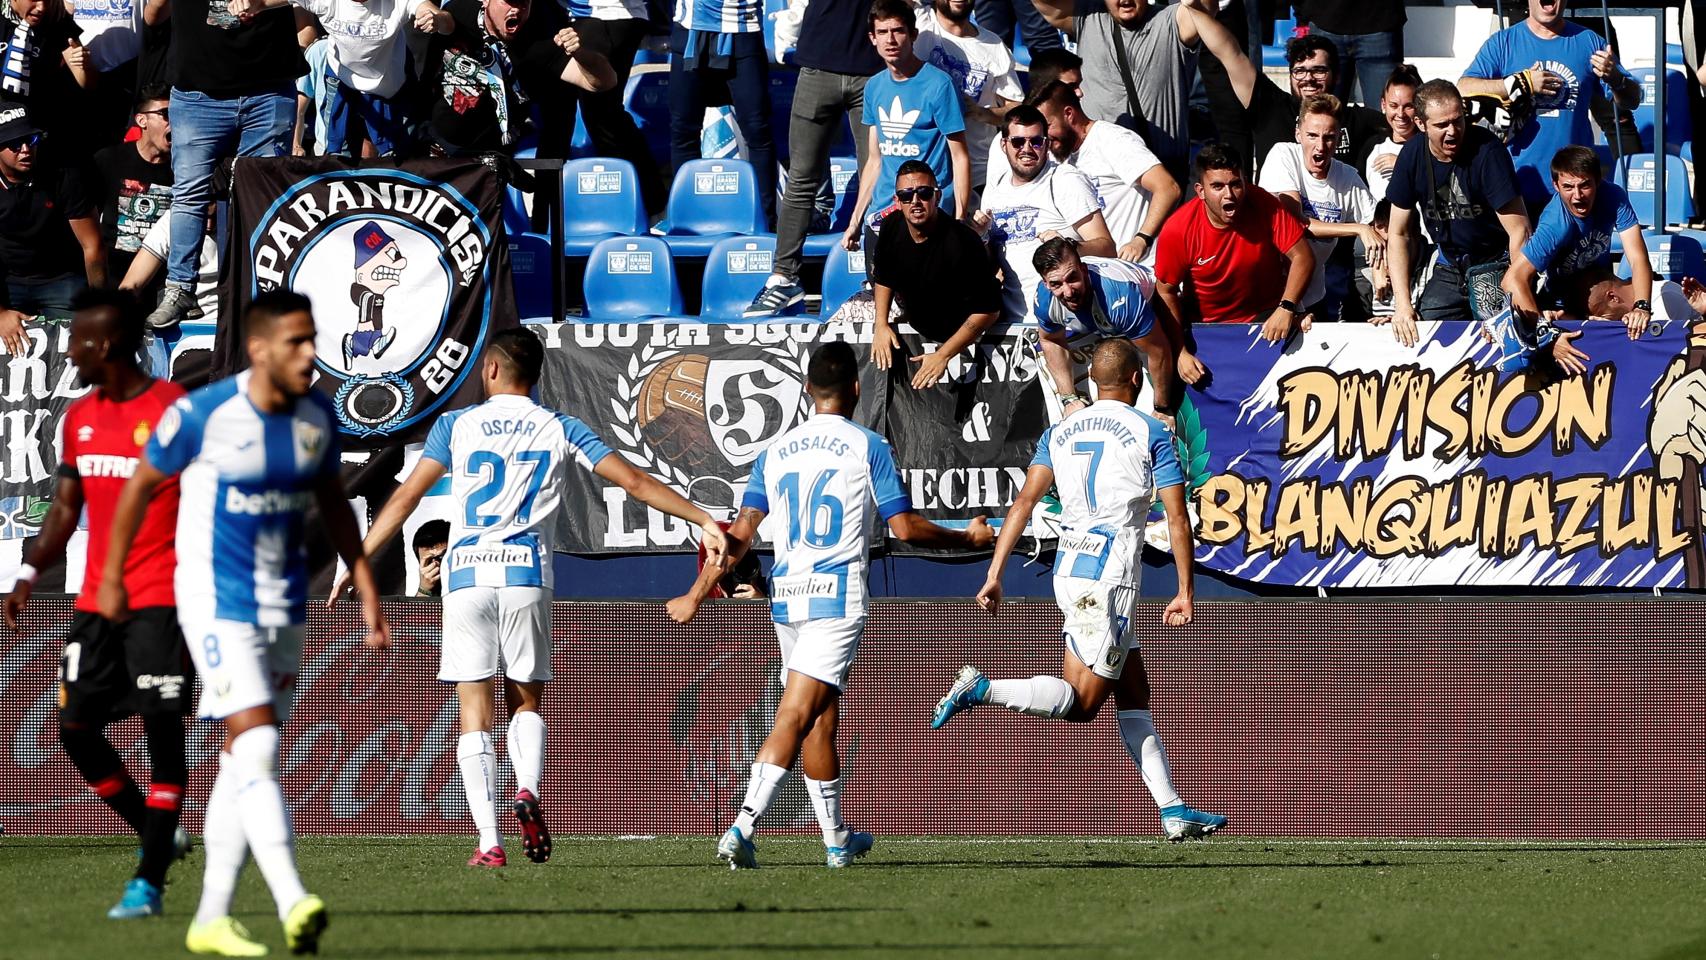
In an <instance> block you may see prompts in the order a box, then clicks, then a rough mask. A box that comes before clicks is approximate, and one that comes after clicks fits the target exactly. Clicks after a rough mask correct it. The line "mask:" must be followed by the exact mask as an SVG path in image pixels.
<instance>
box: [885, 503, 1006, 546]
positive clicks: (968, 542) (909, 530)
mask: <svg viewBox="0 0 1706 960" xmlns="http://www.w3.org/2000/svg"><path fill="white" fill-rule="evenodd" d="M889 531H890V532H891V533H893V534H894V535H895V536H897V537H899V538H900V539H902V540H905V541H906V542H907V543H910V544H912V545H913V546H915V547H931V548H934V549H937V550H982V549H983V548H984V547H987V546H989V545H990V544H991V543H993V542H994V540H995V531H994V530H993V529H992V528H991V527H990V526H989V518H988V517H985V516H983V515H981V514H980V515H978V516H976V517H973V518H972V521H971V523H969V524H967V525H966V528H965V529H964V530H950V529H948V528H947V527H944V526H940V525H938V524H934V523H931V522H930V521H928V520H926V519H924V518H923V517H921V516H919V515H918V514H916V513H914V512H912V511H911V510H907V511H905V512H903V513H897V514H895V515H894V516H892V517H890V518H889Z"/></svg>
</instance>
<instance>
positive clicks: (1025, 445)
mask: <svg viewBox="0 0 1706 960" xmlns="http://www.w3.org/2000/svg"><path fill="white" fill-rule="evenodd" d="M870 306H871V305H870V302H869V300H868V299H867V300H864V301H863V302H859V301H856V302H854V303H852V304H849V305H848V307H847V308H844V309H843V310H842V311H841V312H840V313H838V314H837V315H836V317H835V318H833V319H831V320H830V321H829V322H827V323H798V324H790V323H761V324H728V325H722V324H698V323H687V324H683V323H646V324H564V325H561V326H541V327H536V328H535V329H536V330H538V331H539V332H540V333H541V334H542V335H544V336H545V337H546V345H547V350H546V368H545V379H544V383H543V384H542V386H541V393H542V395H541V397H540V400H541V402H543V403H545V404H546V405H548V406H552V407H555V408H557V409H559V410H561V411H563V412H565V413H568V414H571V415H573V416H575V417H578V418H579V419H581V420H583V421H585V422H586V424H587V425H588V426H589V427H591V428H592V430H593V432H594V433H596V434H598V435H599V437H601V438H603V440H604V441H605V442H606V443H608V444H609V445H610V447H611V448H612V449H613V450H615V451H616V452H617V453H618V454H620V455H621V456H623V457H625V458H626V459H627V460H628V461H629V462H630V463H632V464H634V465H635V466H637V467H639V468H640V469H642V470H644V471H646V472H647V473H650V474H651V475H652V476H654V477H656V478H657V479H659V480H661V481H663V482H664V483H667V484H669V485H670V486H672V487H674V488H675V489H676V490H678V491H680V492H682V493H683V494H685V495H686V496H687V497H688V498H689V499H691V500H693V501H694V502H695V503H698V504H699V505H700V506H703V507H704V508H705V509H706V510H708V511H709V512H710V513H711V514H712V515H713V516H715V517H718V518H719V519H728V518H731V517H732V516H733V515H734V512H735V510H736V509H737V508H738V506H739V503H740V498H741V494H742V493H743V492H744V490H745V488H746V479H747V475H748V474H749V473H750V472H751V469H752V464H753V462H754V461H756V460H757V459H758V455H759V453H760V452H762V451H763V450H764V449H765V447H766V446H768V445H769V443H770V442H771V441H772V440H774V439H775V438H776V437H777V436H778V435H780V434H781V433H783V432H784V431H786V430H788V429H789V428H791V427H793V426H795V425H796V424H798V423H799V422H800V421H801V420H803V419H804V418H805V417H807V416H808V415H810V413H811V404H810V401H809V400H808V399H807V397H806V396H805V393H804V386H805V378H806V364H807V363H808V361H809V359H810V356H811V352H812V351H813V350H814V349H816V347H817V345H818V344H820V343H827V342H829V341H834V340H844V341H847V342H849V343H852V344H853V345H854V347H855V350H856V352H857V353H858V354H859V356H860V360H861V369H862V370H863V374H862V379H861V382H860V401H859V406H858V410H857V412H856V415H855V419H857V420H858V421H859V422H860V423H862V424H864V425H866V426H868V427H870V428H872V429H874V430H876V431H877V432H878V433H881V434H883V435H884V436H886V437H887V438H888V439H889V441H890V442H891V443H892V444H893V446H894V451H895V459H896V462H897V464H898V465H899V467H900V472H901V479H902V482H903V483H905V485H906V487H907V490H908V492H909V493H910V494H911V496H912V500H913V504H914V506H915V508H916V509H917V510H918V511H919V512H920V513H921V514H922V515H924V516H926V517H929V518H930V519H932V520H935V521H937V522H939V523H944V524H948V525H963V524H964V523H965V522H966V521H968V520H970V519H971V518H972V517H975V516H978V515H980V514H981V515H987V516H989V517H990V518H991V519H992V520H993V519H998V518H1000V517H1001V516H1003V515H1004V514H1005V513H1006V511H1007V508H1008V507H1009V506H1011V505H1012V502H1013V498H1014V496H1015V495H1016V494H1017V493H1018V491H1019V488H1020V487H1021V486H1023V484H1024V475H1025V469H1026V467H1027V466H1028V465H1029V463H1030V458H1031V453H1032V451H1033V449H1034V447H1035V445H1036V440H1037V437H1038V436H1040V435H1041V433H1042V431H1043V429H1044V427H1045V426H1046V425H1047V423H1046V412H1045V410H1044V406H1043V400H1042V394H1041V388H1040V387H1039V386H1038V384H1037V370H1038V361H1037V359H1036V357H1035V354H1034V352H1033V351H1032V349H1031V348H1030V347H1029V346H1028V345H1027V344H1026V343H1025V341H1024V334H1023V331H1022V330H1019V329H1014V330H1013V331H1010V332H1001V331H997V332H992V333H990V334H989V335H987V336H986V337H984V339H983V341H982V343H980V344H979V346H978V349H977V351H976V357H975V359H972V358H971V356H970V355H969V354H968V355H967V356H965V357H962V358H958V359H956V360H955V361H954V362H953V363H952V364H951V365H950V366H949V368H948V375H947V378H946V379H945V380H944V381H943V382H942V383H940V384H938V385H936V386H934V387H931V388H929V389H925V390H914V389H913V388H912V386H911V383H910V380H911V377H912V373H913V370H914V369H915V368H916V365H915V364H913V363H911V362H910V359H909V358H910V357H914V356H918V355H920V353H921V352H922V351H923V350H924V349H925V348H926V347H928V348H934V347H935V344H926V343H925V342H924V341H923V339H922V338H921V337H919V336H918V335H917V334H915V333H913V332H911V331H910V329H909V328H906V327H904V326H903V327H901V334H902V338H903V340H904V341H905V345H906V356H898V355H897V357H896V360H895V364H894V365H893V368H892V369H891V370H890V371H888V372H886V373H885V372H884V371H880V370H878V369H877V368H876V367H875V366H873V365H871V364H869V363H865V362H864V360H865V359H866V358H867V356H868V354H869V350H870V342H871V334H872V323H871V321H870V316H871V313H870ZM568 484H569V490H568V493H567V500H568V502H569V503H573V504H576V505H577V506H576V508H575V509H574V510H570V511H565V512H564V514H563V516H562V519H561V520H560V521H559V523H560V526H559V529H558V531H557V549H559V550H561V551H564V552H566V553H587V554H595V553H645V552H677V551H688V550H692V549H694V548H695V542H694V540H693V538H692V536H691V534H692V532H693V531H692V530H691V528H690V525H688V524H686V523H683V522H681V521H678V520H676V519H674V518H673V517H668V516H665V515H663V514H661V513H658V512H657V511H655V510H651V509H650V508H648V507H646V506H645V505H644V504H641V503H638V502H636V501H633V500H631V499H630V498H629V497H628V496H627V494H626V493H625V492H624V491H623V490H622V489H621V488H619V487H615V486H611V485H609V484H606V483H605V482H604V481H603V480H601V479H599V478H598V477H596V476H593V475H592V474H590V473H587V472H586V471H571V472H570V476H569V479H568ZM892 546H894V547H896V548H898V549H902V550H905V549H907V548H905V547H904V546H903V545H901V544H899V543H895V544H892Z"/></svg>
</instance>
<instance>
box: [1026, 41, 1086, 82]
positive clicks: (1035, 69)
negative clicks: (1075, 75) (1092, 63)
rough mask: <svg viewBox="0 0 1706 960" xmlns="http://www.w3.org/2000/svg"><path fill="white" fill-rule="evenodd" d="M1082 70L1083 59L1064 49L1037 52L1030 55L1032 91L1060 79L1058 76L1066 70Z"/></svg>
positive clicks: (1053, 48)
mask: <svg viewBox="0 0 1706 960" xmlns="http://www.w3.org/2000/svg"><path fill="white" fill-rule="evenodd" d="M1083 69H1084V58H1083V57H1080V56H1079V55H1078V54H1076V53H1073V52H1072V51H1071V50H1068V49H1066V48H1065V47H1052V48H1050V49H1048V50H1038V51H1037V52H1036V53H1033V54H1031V69H1030V84H1031V89H1032V90H1041V89H1042V88H1043V87H1046V86H1048V85H1049V84H1051V83H1054V82H1055V81H1056V80H1059V79H1060V75H1061V74H1063V73H1065V72H1066V71H1068V70H1078V71H1080V72H1082V71H1083Z"/></svg>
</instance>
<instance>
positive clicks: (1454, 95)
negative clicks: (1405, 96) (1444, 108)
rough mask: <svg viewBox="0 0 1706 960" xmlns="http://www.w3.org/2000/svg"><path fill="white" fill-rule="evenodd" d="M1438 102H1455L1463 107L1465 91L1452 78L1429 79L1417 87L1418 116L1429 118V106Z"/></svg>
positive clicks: (1424, 118)
mask: <svg viewBox="0 0 1706 960" xmlns="http://www.w3.org/2000/svg"><path fill="white" fill-rule="evenodd" d="M1436 103H1455V104H1457V105H1458V106H1459V107H1462V106H1463V91H1461V90H1459V89H1457V84H1455V83H1452V82H1451V81H1450V80H1429V81H1428V82H1427V83H1424V84H1422V85H1421V86H1419V87H1417V88H1416V116H1418V117H1421V118H1422V119H1423V120H1424V121H1425V120H1427V118H1428V108H1429V107H1431V106H1433V105H1434V104H1436Z"/></svg>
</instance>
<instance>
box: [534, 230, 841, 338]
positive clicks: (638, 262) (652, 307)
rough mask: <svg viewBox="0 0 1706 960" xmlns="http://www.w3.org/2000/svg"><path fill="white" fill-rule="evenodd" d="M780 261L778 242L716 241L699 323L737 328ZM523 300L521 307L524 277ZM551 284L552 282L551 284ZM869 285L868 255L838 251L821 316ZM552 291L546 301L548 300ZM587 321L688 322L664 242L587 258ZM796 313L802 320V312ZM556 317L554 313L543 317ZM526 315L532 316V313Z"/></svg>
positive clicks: (644, 240) (619, 244) (615, 244)
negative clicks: (773, 266) (663, 320)
mask: <svg viewBox="0 0 1706 960" xmlns="http://www.w3.org/2000/svg"><path fill="white" fill-rule="evenodd" d="M775 257H776V238H775V237H772V236H768V235H766V236H753V237H726V238H724V239H722V240H719V241H717V242H716V243H715V244H714V245H713V246H712V247H711V250H710V253H709V256H707V258H706V261H705V279H704V282H703V284H702V285H701V288H700V289H701V295H702V297H701V299H702V303H703V306H702V307H701V308H700V311H699V315H698V319H700V320H702V321H704V322H706V323H738V322H740V320H741V311H743V310H745V309H746V307H747V305H748V304H750V303H751V302H752V298H753V297H754V296H756V295H757V294H758V291H759V289H760V288H761V287H762V286H763V285H764V279H765V278H766V277H768V276H769V275H770V267H771V264H772V263H773V261H774V260H775ZM516 274H517V280H516V283H517V299H518V301H519V300H521V299H522V298H521V295H520V289H519V288H520V284H521V283H522V279H521V275H520V272H519V271H517V272H516ZM548 279H549V278H547V280H548ZM864 280H865V262H864V257H863V255H861V254H857V253H854V254H851V255H849V253H848V251H846V250H843V249H841V248H840V247H837V248H836V252H834V253H832V254H831V255H830V257H829V259H828V260H827V261H826V263H825V267H824V296H823V302H824V304H825V307H824V309H823V311H822V312H821V314H820V316H824V317H827V316H829V315H831V314H833V313H834V312H835V308H837V307H839V306H840V305H841V304H842V303H844V302H845V301H846V300H847V299H848V298H849V297H851V296H853V295H854V294H856V293H858V292H859V289H860V285H861V284H863V282H864ZM548 289H549V287H548V284H547V298H548ZM582 289H583V292H584V294H585V298H586V319H587V320H588V321H591V322H595V323H608V322H626V323H632V322H635V321H640V320H651V319H658V318H670V317H682V316H683V313H684V307H683V304H682V296H681V284H680V280H679V279H678V277H677V275H676V270H675V258H674V256H673V255H672V253H671V250H670V247H669V245H668V244H667V243H665V242H664V239H663V238H662V237H650V236H642V237H616V238H612V239H609V240H603V241H600V242H599V243H597V244H596V245H594V246H593V248H592V252H591V255H590V256H589V257H588V258H587V267H586V279H585V282H584V285H583V288H582ZM790 312H791V313H794V314H798V313H800V312H801V311H800V308H799V307H795V308H794V309H793V310H792V311H790ZM544 315H545V316H549V315H550V311H549V309H547V310H546V311H545V313H544ZM522 316H529V313H528V312H527V311H526V310H523V311H522Z"/></svg>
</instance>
